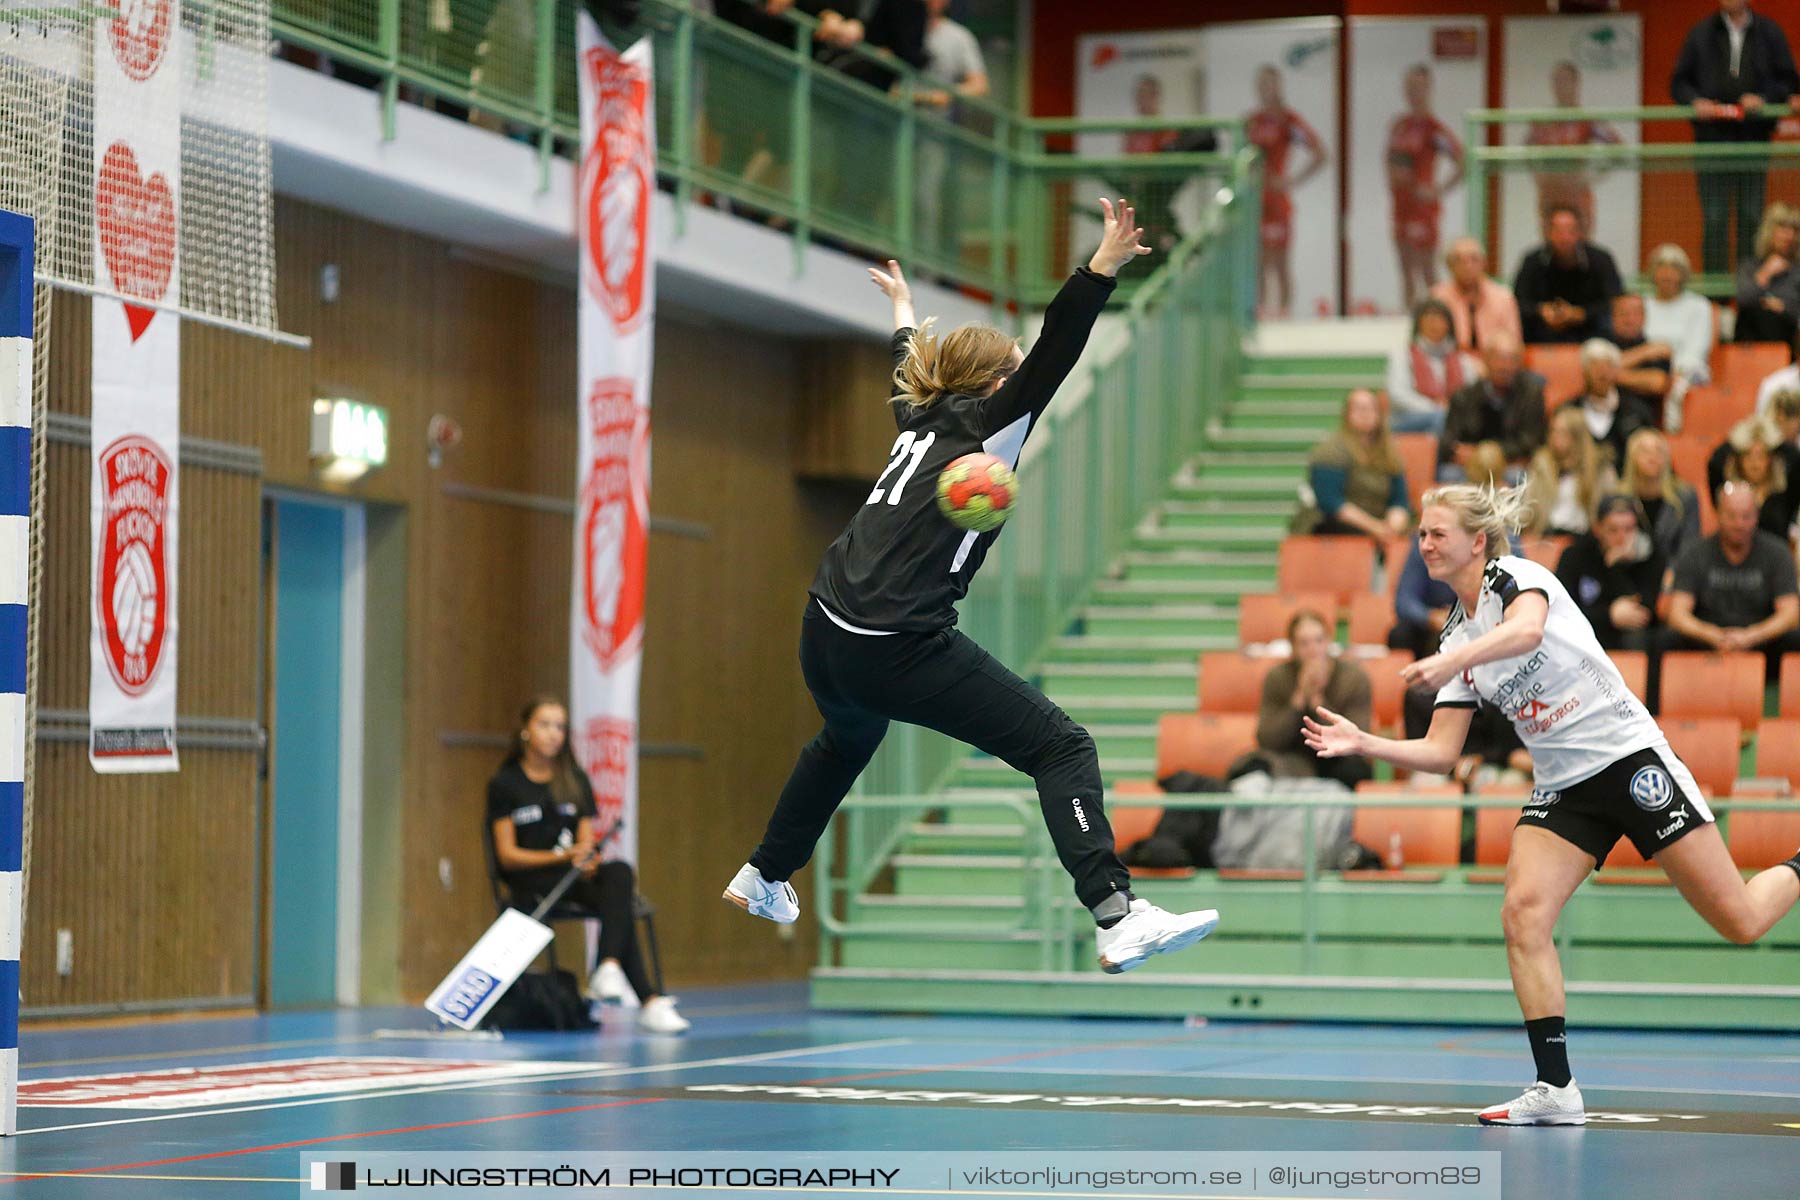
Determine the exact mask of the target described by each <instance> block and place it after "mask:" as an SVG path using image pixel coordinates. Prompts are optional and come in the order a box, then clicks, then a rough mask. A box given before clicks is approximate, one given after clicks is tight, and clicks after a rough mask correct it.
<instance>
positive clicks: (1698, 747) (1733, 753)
mask: <svg viewBox="0 0 1800 1200" xmlns="http://www.w3.org/2000/svg"><path fill="white" fill-rule="evenodd" d="M1664 690H1665V691H1667V689H1666V688H1665V689H1664ZM1662 728H1663V732H1664V733H1666V734H1667V735H1668V737H1669V748H1670V749H1672V750H1674V751H1675V754H1676V756H1677V757H1679V758H1680V759H1681V761H1682V762H1684V763H1686V764H1687V768H1688V770H1690V771H1692V772H1693V773H1694V779H1695V780H1696V781H1697V782H1698V783H1699V784H1700V785H1701V786H1702V787H1708V788H1711V789H1712V790H1713V792H1714V793H1716V794H1718V795H1721V796H1722V795H1725V794H1727V793H1729V792H1730V791H1731V785H1732V784H1733V783H1734V782H1735V781H1736V780H1737V775H1738V747H1739V746H1740V745H1742V744H1743V743H1742V735H1743V727H1742V726H1740V725H1739V724H1738V723H1737V722H1736V721H1734V720H1732V719H1731V718H1730V717H1675V718H1670V717H1666V716H1665V717H1664V718H1663V719H1662Z"/></svg>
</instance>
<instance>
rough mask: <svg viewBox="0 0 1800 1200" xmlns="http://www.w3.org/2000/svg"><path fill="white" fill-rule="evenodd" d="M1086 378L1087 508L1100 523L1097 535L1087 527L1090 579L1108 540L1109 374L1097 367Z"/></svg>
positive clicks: (1101, 562) (1101, 563) (1102, 563)
mask: <svg viewBox="0 0 1800 1200" xmlns="http://www.w3.org/2000/svg"><path fill="white" fill-rule="evenodd" d="M1089 378H1090V379H1091V380H1092V383H1091V384H1090V385H1089V391H1088V398H1087V403H1086V404H1085V405H1084V406H1083V408H1082V411H1083V412H1084V413H1085V414H1086V416H1087V433H1088V437H1087V479H1088V502H1087V511H1088V519H1089V520H1090V521H1098V522H1100V524H1101V528H1100V530H1099V536H1098V537H1096V536H1094V533H1093V531H1090V532H1089V535H1088V537H1087V539H1086V541H1087V548H1088V558H1087V569H1086V572H1085V574H1086V575H1087V577H1088V579H1089V580H1092V579H1095V578H1097V577H1098V576H1099V574H1100V572H1101V571H1103V570H1105V569H1106V548H1107V542H1108V540H1109V539H1108V538H1107V536H1106V525H1107V524H1109V522H1107V520H1106V484H1107V479H1106V470H1105V466H1106V420H1105V417H1106V411H1105V408H1104V405H1105V402H1106V390H1105V389H1106V381H1107V378H1108V376H1107V374H1106V373H1104V372H1102V371H1101V370H1100V368H1098V367H1096V368H1094V371H1093V374H1092V375H1090V376H1089Z"/></svg>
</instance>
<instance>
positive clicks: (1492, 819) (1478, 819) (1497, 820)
mask: <svg viewBox="0 0 1800 1200" xmlns="http://www.w3.org/2000/svg"><path fill="white" fill-rule="evenodd" d="M1502 794H1503V793H1495V792H1483V793H1482V798H1483V799H1489V798H1492V799H1498V798H1499V796H1500V795H1502ZM1525 799H1526V794H1521V795H1520V796H1519V807H1518V808H1478V809H1476V810H1475V863H1476V865H1477V866H1482V867H1503V866H1505V865H1506V858H1507V855H1508V853H1509V852H1510V851H1511V850H1512V831H1513V826H1515V825H1517V824H1518V823H1519V814H1520V813H1522V812H1524V811H1525V808H1524V803H1525Z"/></svg>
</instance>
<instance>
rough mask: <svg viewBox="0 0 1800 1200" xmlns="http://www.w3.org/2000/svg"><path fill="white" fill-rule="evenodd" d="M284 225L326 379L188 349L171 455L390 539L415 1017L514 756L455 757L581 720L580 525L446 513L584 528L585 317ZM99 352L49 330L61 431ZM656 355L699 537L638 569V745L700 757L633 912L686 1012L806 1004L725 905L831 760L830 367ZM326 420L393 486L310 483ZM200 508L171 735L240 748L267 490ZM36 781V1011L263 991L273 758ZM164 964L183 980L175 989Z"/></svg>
mask: <svg viewBox="0 0 1800 1200" xmlns="http://www.w3.org/2000/svg"><path fill="white" fill-rule="evenodd" d="M276 215H277V226H276V228H277V254H278V278H279V279H280V281H281V282H280V297H279V303H280V308H281V312H282V324H283V327H284V328H286V329H290V330H293V331H297V332H300V333H305V334H308V335H310V336H311V337H312V338H313V339H314V344H313V348H312V349H311V350H310V351H297V350H291V349H286V348H281V347H275V346H271V345H268V344H266V343H261V342H257V341H254V340H252V339H246V338H242V337H237V336H234V335H229V334H224V333H219V332H217V331H213V330H208V329H204V328H200V327H196V326H192V325H189V326H187V327H186V328H185V329H184V332H183V361H182V388H183V401H182V424H183V431H184V435H185V436H187V437H197V438H205V439H211V440H215V441H220V442H227V443H233V444H239V445H246V446H253V447H255V448H257V449H258V450H260V452H261V454H262V456H263V464H264V481H263V482H265V483H266V484H268V485H272V486H280V487H283V488H290V489H302V490H311V491H317V492H334V493H338V494H342V495H346V496H351V497H361V498H364V499H368V500H371V501H376V502H380V503H385V504H393V505H399V506H402V508H403V509H404V512H405V520H406V528H407V536H406V540H405V556H406V580H405V587H404V590H403V593H401V594H380V595H375V596H371V598H370V603H371V605H372V606H378V605H388V606H398V608H399V610H400V612H401V613H402V614H403V625H404V629H405V634H404V641H405V647H404V660H405V677H404V679H405V682H404V702H403V709H404V714H403V720H402V722H401V724H402V725H403V728H404V730H405V733H404V736H403V739H402V740H403V742H404V745H403V746H402V747H400V753H399V754H398V755H396V756H394V758H395V760H396V761H398V762H399V763H400V764H401V765H400V766H399V768H398V774H399V778H397V779H394V780H390V781H388V782H389V783H390V784H391V785H392V786H390V787H387V788H384V789H383V792H382V794H383V795H384V796H389V797H391V796H401V797H404V800H403V810H402V811H401V812H400V813H398V814H397V816H398V820H399V822H400V827H401V829H402V835H401V837H400V838H399V843H400V847H401V849H400V850H399V851H398V852H397V858H398V861H394V862H392V863H389V864H387V866H388V868H389V869H390V870H392V871H394V872H395V873H396V874H397V876H398V879H399V887H398V891H399V896H400V899H399V906H400V924H401V930H402V934H401V947H402V949H401V954H400V964H399V986H400V990H401V991H402V993H404V994H405V995H406V996H407V998H408V999H410V1000H416V999H418V998H421V997H422V996H423V995H424V993H425V992H427V991H428V990H429V989H430V988H431V987H432V986H433V985H434V984H435V983H436V982H437V980H438V979H439V978H440V977H441V976H442V974H443V972H444V971H445V970H446V969H447V968H448V967H449V966H450V965H451V964H452V963H453V962H454V961H455V960H456V958H458V957H459V956H460V955H461V953H462V952H463V950H464V949H466V948H467V946H468V944H469V942H470V941H472V940H473V938H474V937H476V936H477V935H478V934H479V932H480V930H481V929H482V928H483V927H484V926H485V925H486V923H487V921H488V920H489V919H490V917H491V908H490V901H489V896H488V887H487V883H486V880H485V872H484V869H483V864H482V863H481V859H480V848H479V837H478V824H477V823H478V822H479V820H480V819H481V813H482V808H483V803H484V799H485V784H486V780H487V778H488V776H489V775H490V774H491V773H492V771H493V769H494V767H495V765H496V764H497V762H498V760H499V758H500V756H501V748H500V747H499V746H497V745H495V744H492V742H491V741H490V742H489V743H488V744H476V745H472V746H471V745H466V744H447V743H446V738H445V736H444V735H446V734H450V735H458V734H469V733H475V734H485V735H487V736H488V737H489V738H490V739H493V738H495V737H496V735H506V734H508V733H510V731H511V730H512V727H513V721H514V717H515V710H516V709H517V707H518V705H519V703H520V702H521V701H522V700H523V699H525V698H526V697H527V696H529V695H531V694H532V693H534V692H538V691H556V692H560V691H563V690H564V689H565V688H566V686H567V674H568V666H567V663H568V660H567V654H568V645H567V642H568V634H567V629H568V617H567V611H568V594H569V561H570V541H571V538H572V536H573V534H572V528H571V524H570V520H569V517H568V516H567V515H566V514H563V513H558V512H554V511H551V512H545V511H537V510H533V509H530V508H524V507H519V506H516V505H509V504H500V503H495V502H493V501H492V500H484V499H471V498H468V497H466V496H460V495H448V494H446V492H445V488H446V485H451V486H459V485H460V486H463V487H475V488H488V489H503V490H506V491H510V492H516V493H523V494H527V495H533V496H542V497H551V498H559V497H560V498H566V497H570V496H572V492H573V487H574V478H575V461H574V454H575V447H574V435H575V413H576V410H575V397H574V377H575V309H574V297H573V294H572V292H571V291H570V290H568V289H565V288H560V287H557V286H554V285H551V284H546V283H543V282H540V281H536V280H532V279H528V278H524V277H520V276H515V275H510V274H507V273H505V272H502V271H500V270H496V269H494V268H493V267H491V266H487V265H482V264H477V263H474V262H471V261H469V260H467V259H465V258H463V257H461V256H459V255H458V254H456V253H455V252H454V251H453V250H452V249H451V248H449V247H447V246H445V245H443V244H440V243H436V242H432V241H429V240H427V239H423V238H419V237H416V236H413V235H411V234H407V233H404V232H400V231H396V230H392V229H385V228H381V227H378V226H375V225H371V224H368V223H366V222H363V221H359V220H356V219H353V218H350V217H347V216H344V215H341V214H338V213H334V212H331V211H329V210H326V209H321V208H317V207H313V206H310V205H304V204H299V203H295V202H291V201H286V200H283V201H280V202H278V205H277V214H276ZM326 264H332V265H334V266H335V267H336V268H337V272H338V278H339V287H340V290H339V294H338V297H337V299H336V300H335V301H334V302H332V303H326V302H325V301H324V300H323V299H322V297H321V295H320V290H319V278H320V271H321V268H322V267H324V266H325V265H326ZM87 319H88V306H87V304H86V303H85V302H84V301H82V300H80V299H79V298H73V297H69V296H63V295H59V296H58V297H57V304H56V310H55V325H54V328H53V332H52V344H51V361H52V368H51V378H52V396H51V408H52V410H53V411H56V412H61V413H70V414H76V415H84V414H86V413H87V411H88V407H89V406H88V396H87V393H88V357H89V353H90V351H89V348H88V344H89V335H88V327H87ZM656 343H657V361H656V381H655V400H654V403H655V415H654V423H653V430H654V434H653V436H654V450H653V467H652V497H651V506H652V511H653V513H654V514H655V515H656V516H658V517H673V518H679V519H680V520H682V521H686V522H693V523H697V524H698V525H699V526H701V527H703V528H705V529H706V530H707V531H709V536H708V537H706V538H705V539H703V540H702V539H696V538H693V537H689V536H681V535H678V534H672V533H669V532H666V531H657V532H655V533H653V536H652V539H651V547H650V577H649V585H648V586H649V597H648V613H649V615H648V618H647V626H646V629H647V632H646V649H645V667H644V678H643V720H642V730H641V731H642V736H643V737H644V739H645V740H647V741H650V742H659V743H672V742H679V743H687V744H691V745H693V746H697V747H699V748H700V750H701V752H702V754H703V757H702V758H700V759H698V760H696V759H684V758H651V759H646V760H645V761H644V763H643V764H642V769H641V772H640V778H641V786H642V793H643V801H642V805H643V807H642V814H641V820H640V828H639V830H638V837H639V845H640V871H641V874H642V876H643V886H644V890H645V891H646V893H647V894H649V895H650V896H651V897H652V898H653V899H654V900H655V901H656V902H657V903H658V905H659V907H660V909H661V914H662V915H661V918H660V923H659V932H660V934H661V940H662V945H663V954H664V959H665V965H666V968H667V970H668V973H669V977H670V979H671V981H672V982H673V983H676V984H680V983H682V982H692V981H698V980H726V979H750V978H770V977H778V976H793V975H798V974H801V973H803V972H804V971H805V969H806V968H807V966H808V965H810V962H811V955H812V941H811V937H810V929H811V928H812V927H811V924H810V918H809V920H808V921H807V922H806V923H804V924H803V925H802V927H801V929H800V931H799V932H800V936H799V937H798V938H796V939H793V940H792V941H790V942H785V943H784V942H782V941H780V940H778V936H777V933H776V931H775V930H774V928H773V927H765V926H762V925H760V924H757V925H752V924H749V923H746V922H745V921H744V920H743V919H742V918H741V917H734V915H733V914H732V913H730V912H729V911H727V910H726V909H725V908H724V907H723V905H722V904H721V903H720V901H719V900H718V893H719V889H720V888H721V887H722V886H723V883H724V882H725V880H726V879H727V878H728V877H729V876H730V874H731V873H732V871H733V870H735V868H736V867H737V866H738V865H739V864H740V863H741V862H742V861H743V860H744V857H745V856H746V855H747V854H748V853H749V851H750V849H751V848H752V847H753V846H754V845H755V843H756V839H757V837H758V836H759V835H760V833H761V827H762V823H763V821H764V819H765V818H766V816H767V813H768V810H769V808H770V806H771V805H772V804H773V803H774V799H775V796H776V795H777V793H778V791H779V789H780V786H781V784H782V782H783V780H784V779H785V778H786V774H787V771H788V769H789V767H790V766H791V765H792V762H793V757H794V754H795V753H796V752H797V751H798V749H799V747H800V745H801V744H802V743H803V742H804V741H805V739H806V738H808V737H810V736H811V735H812V734H813V733H814V732H815V731H816V727H817V722H818V716H817V713H816V712H815V711H814V710H813V708H812V706H811V703H810V701H809V699H808V697H807V695H806V692H805V689H804V687H803V686H802V684H801V680H800V674H799V669H798V664H797V662H796V659H795V646H796V641H797V637H798V631H799V618H800V613H801V610H802V607H803V606H804V603H805V589H806V585H807V582H808V581H809V580H810V578H811V575H812V572H813V569H814V566H815V564H816V562H817V559H818V555H819V553H820V551H821V550H822V549H823V547H824V545H825V544H826V543H827V542H828V541H829V540H830V539H831V538H832V537H833V536H835V535H836V533H837V532H838V530H839V529H840V528H841V526H842V524H843V522H844V520H846V519H847V517H848V515H849V513H850V512H852V511H853V510H854V507H855V505H856V504H857V503H859V502H860V500H861V498H862V493H863V492H865V491H866V486H863V487H861V488H852V489H849V490H843V489H836V488H832V487H827V486H819V485H811V484H805V483H801V482H797V480H796V454H797V439H798V431H797V428H796V420H797V411H796V400H795V397H796V395H797V394H798V392H799V391H800V380H801V377H802V371H803V367H804V365H805V363H806V362H807V361H809V360H810V357H811V355H812V350H811V349H810V348H808V347H804V346H801V345H800V344H798V343H791V342H783V341H781V340H779V339H771V338H769V337H766V336H761V335H755V334H748V333H742V332H737V331H734V330H731V329H726V328H721V327H718V326H714V325H706V326H701V325H698V324H688V323H683V322H682V321H680V320H668V319H665V320H663V321H660V322H659V323H658V328H657V331H656ZM317 395H346V396H351V397H354V398H357V399H361V400H365V401H368V402H372V403H376V404H380V405H383V406H385V407H386V408H387V409H388V411H389V415H390V426H389V429H390V457H389V462H388V465H387V466H386V467H385V468H383V469H381V470H379V471H376V472H373V473H371V474H370V475H369V476H367V477H366V478H365V479H364V480H362V481H360V482H359V483H357V484H355V485H352V486H348V487H328V486H325V485H323V484H321V483H320V482H319V481H317V480H316V479H315V478H314V476H313V474H312V469H311V464H310V463H309V462H308V459H307V416H308V413H309V409H310V403H311V400H312V398H313V397H314V396H317ZM434 414H443V415H446V416H449V417H451V418H453V419H454V420H456V421H457V422H459V423H460V424H461V426H462V428H463V431H464V439H463V443H462V445H461V447H460V448H459V449H457V450H455V451H453V452H451V453H450V454H449V455H448V456H447V458H446V459H445V461H444V462H443V464H442V465H441V466H440V467H438V468H433V467H431V466H429V465H428V463H427V461H426V445H425V430H426V427H427V424H428V422H429V421H430V419H431V417H432V416H433V415H434ZM878 454H879V451H877V456H878ZM87 461H88V460H87V451H86V449H85V448H80V447H74V446H68V445H59V446H56V447H53V448H52V449H51V451H50V458H49V463H50V467H51V475H50V494H49V499H48V509H47V514H46V516H47V527H46V528H47V536H48V538H49V548H48V562H49V563H50V575H49V577H48V580H47V587H46V593H45V602H44V607H43V609H42V621H43V624H42V628H43V636H44V643H43V645H44V662H45V668H44V677H43V682H44V693H43V695H44V703H45V705H46V706H49V707H62V708H69V709H84V708H85V707H86V699H87V673H86V672H87V625H88V619H87V605H88V603H89V596H88V588H87V569H88V568H87V557H88V551H87V503H88V476H87ZM878 465H879V464H877V466H878ZM182 488H183V495H182V527H181V539H182V542H181V545H182V573H181V579H182V593H181V622H182V624H181V631H182V643H181V661H180V671H181V678H180V687H179V691H180V710H181V713H182V715H183V716H184V717H192V716H213V717H252V718H254V717H257V716H258V715H259V711H260V709H261V707H262V704H261V700H260V697H259V695H258V692H257V684H258V673H259V669H260V668H261V665H262V661H263V658H264V656H265V651H264V649H263V647H261V646H260V645H259V644H258V643H257V639H256V634H257V614H258V611H259V607H260V596H261V592H260V588H261V580H260V552H259V537H260V520H261V515H260V505H261V485H260V484H259V483H258V482H257V481H256V480H254V479H252V478H250V477H248V476H233V475H228V474H224V473H221V472H218V471H209V470H204V469H201V468H197V467H190V468H188V469H186V470H184V472H183V476H182ZM449 740H450V742H452V743H456V742H458V739H457V738H456V737H454V736H452V737H451V738H450V739H449ZM465 740H466V739H465ZM40 753H41V758H40V772H41V777H42V779H43V781H44V782H43V784H42V785H41V788H40V792H39V799H38V803H37V826H36V834H37V837H36V842H35V845H34V849H33V856H32V872H33V873H32V881H31V897H30V907H29V914H28V929H27V935H26V968H25V970H26V975H25V980H26V984H25V986H26V995H27V1003H28V1005H30V1006H32V1007H34V1008H37V1009H39V1010H51V1009H55V1008H60V1007H64V1006H74V1005H89V1006H96V1007H103V1006H107V1005H124V1004H133V1003H141V1002H148V1001H180V1000H182V999H187V1000H189V1001H199V1002H205V1001H207V1000H208V999H211V998H216V997H219V996H224V995H242V994H248V993H251V992H253V991H255V990H256V986H257V981H256V979H255V975H254V971H255V966H254V955H253V950H254V946H255V942H256V938H257V933H256V929H257V925H258V922H257V919H256V914H255V906H254V904H253V903H252V898H253V896H254V892H255V889H254V887H253V880H254V878H255V872H256V870H257V867H258V863H259V861H260V860H261V858H262V856H263V854H265V853H266V850H264V849H262V848H260V847H259V843H258V836H257V834H258V825H257V814H258V811H259V803H258V798H257V793H256V788H257V783H256V765H257V758H256V756H255V755H254V754H250V753H245V752H241V751H201V750H192V749H189V748H186V747H184V748H183V750H182V763H183V769H182V771H181V773H180V774H178V775H174V776H163V777H156V776H132V777H125V778H114V779H101V778H100V777H98V776H95V775H94V774H93V773H92V772H91V771H90V770H89V769H88V767H87V765H86V760H85V756H84V748H83V747H81V746H79V745H76V744H74V743H49V744H45V745H43V746H41V747H40ZM96 856H98V861H96ZM445 860H448V862H449V864H450V868H451V870H450V885H449V887H448V888H446V887H445V886H444V884H443V883H442V882H441V881H440V875H439V866H440V863H441V862H443V861H445ZM380 867H381V864H372V869H380ZM101 881H104V882H101ZM808 907H809V908H810V905H809V906H808ZM58 928H70V929H72V930H73V931H74V932H75V937H76V956H75V957H76V970H75V973H74V975H73V976H71V977H70V978H69V979H67V980H58V979H56V978H55V977H54V975H53V974H52V973H51V971H50V966H51V956H52V953H53V949H54V931H55V930H56V929H58ZM151 950H154V951H156V954H157V955H163V956H164V958H163V965H162V968H161V969H160V970H154V969H153V967H152V964H153V963H155V962H156V961H158V960H157V957H156V956H155V955H151V954H150V951H151Z"/></svg>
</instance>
